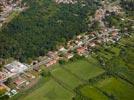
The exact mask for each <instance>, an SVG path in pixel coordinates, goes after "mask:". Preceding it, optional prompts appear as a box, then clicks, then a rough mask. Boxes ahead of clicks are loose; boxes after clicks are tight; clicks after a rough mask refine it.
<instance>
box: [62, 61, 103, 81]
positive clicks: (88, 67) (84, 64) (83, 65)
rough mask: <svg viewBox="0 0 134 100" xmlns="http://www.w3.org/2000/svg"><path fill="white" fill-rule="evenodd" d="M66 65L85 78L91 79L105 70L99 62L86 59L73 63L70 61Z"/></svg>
mask: <svg viewBox="0 0 134 100" xmlns="http://www.w3.org/2000/svg"><path fill="white" fill-rule="evenodd" d="M90 62H92V61H90ZM64 67H65V68H66V69H68V70H70V71H71V72H72V73H74V74H76V75H77V76H78V77H80V78H82V79H84V80H88V79H91V78H93V77H96V76H98V75H100V74H102V73H103V72H104V70H103V69H101V68H99V66H98V65H97V64H94V63H89V62H88V61H86V60H79V61H76V62H73V63H69V64H67V65H65V66H64Z"/></svg>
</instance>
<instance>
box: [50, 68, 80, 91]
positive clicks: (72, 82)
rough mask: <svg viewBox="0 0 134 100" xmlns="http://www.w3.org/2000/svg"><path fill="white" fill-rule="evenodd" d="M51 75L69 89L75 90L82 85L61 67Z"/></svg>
mask: <svg viewBox="0 0 134 100" xmlns="http://www.w3.org/2000/svg"><path fill="white" fill-rule="evenodd" d="M51 73H52V75H53V76H54V77H56V78H57V79H58V80H60V81H61V82H63V83H64V84H65V85H67V86H68V87H70V88H76V87H77V86H78V85H79V84H82V82H81V81H80V80H79V79H78V78H76V77H75V76H73V75H72V74H71V73H69V72H67V71H66V70H64V69H63V68H61V67H59V68H57V69H55V70H53V71H52V72H51Z"/></svg>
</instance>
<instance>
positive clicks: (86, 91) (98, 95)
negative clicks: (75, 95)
mask: <svg viewBox="0 0 134 100" xmlns="http://www.w3.org/2000/svg"><path fill="white" fill-rule="evenodd" d="M80 91H81V94H82V95H84V96H86V97H88V98H90V99H91V100H108V97H106V96H105V95H104V94H103V93H102V92H100V91H99V90H97V89H96V88H95V87H93V86H90V85H86V86H84V87H82V88H81V89H80Z"/></svg>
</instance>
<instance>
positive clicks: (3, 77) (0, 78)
mask: <svg viewBox="0 0 134 100" xmlns="http://www.w3.org/2000/svg"><path fill="white" fill-rule="evenodd" d="M6 79H7V74H6V73H4V72H0V83H1V82H4V81H6Z"/></svg>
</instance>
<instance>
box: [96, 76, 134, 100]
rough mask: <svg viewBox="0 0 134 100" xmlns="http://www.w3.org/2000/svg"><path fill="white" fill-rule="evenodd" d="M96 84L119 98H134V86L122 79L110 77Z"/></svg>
mask: <svg viewBox="0 0 134 100" xmlns="http://www.w3.org/2000/svg"><path fill="white" fill-rule="evenodd" d="M96 86H97V87H99V88H100V89H102V90H103V91H105V92H106V93H108V94H109V95H112V96H114V98H116V99H118V100H132V98H134V95H133V94H134V87H133V86H131V85H130V84H128V83H126V82H125V81H123V80H120V79H115V78H113V77H112V78H108V79H105V80H102V81H100V82H98V83H97V85H96Z"/></svg>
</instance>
